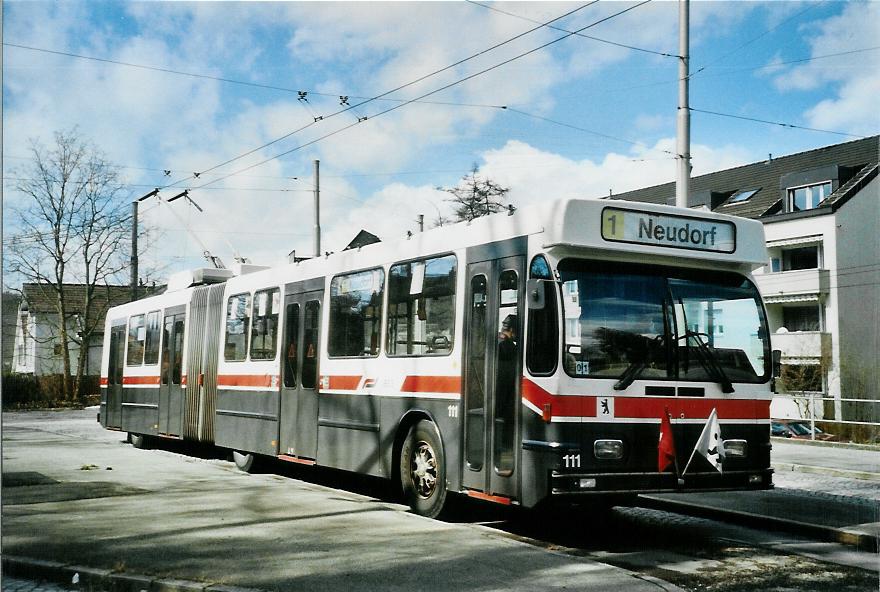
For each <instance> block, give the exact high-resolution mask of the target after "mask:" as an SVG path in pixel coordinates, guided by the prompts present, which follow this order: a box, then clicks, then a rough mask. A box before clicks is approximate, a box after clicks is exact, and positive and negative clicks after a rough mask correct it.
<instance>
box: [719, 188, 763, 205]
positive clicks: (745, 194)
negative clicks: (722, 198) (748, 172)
mask: <svg viewBox="0 0 880 592" xmlns="http://www.w3.org/2000/svg"><path fill="white" fill-rule="evenodd" d="M759 191H761V188H760V187H759V188H758V189H746V190H744V191H737V192H736V193H734V194H733V195H732V196H730V199H728V200H727V205H731V204H735V203H742V202H744V201H749V200H750V199H752V196H753V195H755V194H756V193H758V192H759Z"/></svg>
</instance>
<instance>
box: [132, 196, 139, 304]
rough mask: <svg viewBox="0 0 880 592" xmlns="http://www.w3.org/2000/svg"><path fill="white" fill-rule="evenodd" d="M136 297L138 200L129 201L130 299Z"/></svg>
mask: <svg viewBox="0 0 880 592" xmlns="http://www.w3.org/2000/svg"><path fill="white" fill-rule="evenodd" d="M137 299H138V202H137V201H133V202H131V301H132V302H134V301H135V300H137Z"/></svg>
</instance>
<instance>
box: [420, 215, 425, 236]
mask: <svg viewBox="0 0 880 592" xmlns="http://www.w3.org/2000/svg"><path fill="white" fill-rule="evenodd" d="M419 232H425V215H424V214H419Z"/></svg>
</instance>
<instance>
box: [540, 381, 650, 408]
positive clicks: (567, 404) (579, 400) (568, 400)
mask: <svg viewBox="0 0 880 592" xmlns="http://www.w3.org/2000/svg"><path fill="white" fill-rule="evenodd" d="M522 396H523V397H524V398H525V399H526V401H528V402H529V403H531V404H532V405H534V406H535V407H537V408H538V409H542V410H543V409H544V405H546V404H550V411H551V413H552V415H553V417H596V397H593V396H588V395H562V396H560V395H554V394H552V393H550V392H548V391H546V390H544V389H543V388H541V387H540V386H538V385H537V384H535V383H534V382H532V381H531V380H529V379H528V378H523V381H522ZM657 417H660V416H659V415H658V416H657Z"/></svg>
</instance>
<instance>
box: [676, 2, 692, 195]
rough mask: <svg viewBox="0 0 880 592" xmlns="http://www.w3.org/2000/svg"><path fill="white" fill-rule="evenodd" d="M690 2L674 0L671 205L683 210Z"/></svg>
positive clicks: (688, 165)
mask: <svg viewBox="0 0 880 592" xmlns="http://www.w3.org/2000/svg"><path fill="white" fill-rule="evenodd" d="M689 21H690V0H678V26H679V33H678V53H679V58H678V119H677V123H678V125H677V127H676V132H677V134H676V136H677V141H676V158H677V159H678V172H677V175H676V178H675V205H676V206H678V207H680V208H686V207H687V205H688V194H689V192H690V180H691V109H690V105H689V104H688V103H689V101H688V83H689V82H690V81H689V79H688V77H689V76H690V74H689V70H690V63H689V62H690V39H689V31H688V28H689V25H690V23H689Z"/></svg>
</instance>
